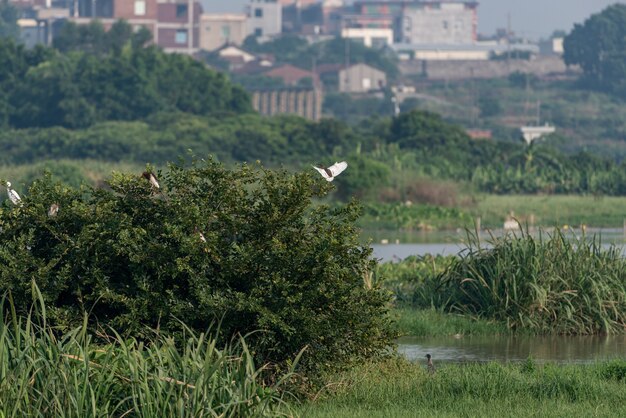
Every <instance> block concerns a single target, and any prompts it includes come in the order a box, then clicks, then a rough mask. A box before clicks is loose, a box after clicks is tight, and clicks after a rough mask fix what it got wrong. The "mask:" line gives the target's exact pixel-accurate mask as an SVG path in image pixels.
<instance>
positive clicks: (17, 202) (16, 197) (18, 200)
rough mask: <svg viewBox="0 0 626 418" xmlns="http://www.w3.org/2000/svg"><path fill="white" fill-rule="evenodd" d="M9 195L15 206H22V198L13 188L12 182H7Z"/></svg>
mask: <svg viewBox="0 0 626 418" xmlns="http://www.w3.org/2000/svg"><path fill="white" fill-rule="evenodd" d="M7 194H8V195H9V200H11V203H13V204H14V205H20V204H21V203H22V198H21V197H20V195H19V194H17V192H16V191H15V190H13V189H12V188H11V182H8V181H7Z"/></svg>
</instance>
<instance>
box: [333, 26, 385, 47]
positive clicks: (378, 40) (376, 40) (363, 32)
mask: <svg viewBox="0 0 626 418" xmlns="http://www.w3.org/2000/svg"><path fill="white" fill-rule="evenodd" d="M341 37H342V38H349V39H352V40H354V41H358V42H362V43H363V45H365V46H367V47H370V48H382V47H384V46H386V45H391V44H392V43H393V30H391V29H382V28H371V29H370V28H345V29H342V30H341Z"/></svg>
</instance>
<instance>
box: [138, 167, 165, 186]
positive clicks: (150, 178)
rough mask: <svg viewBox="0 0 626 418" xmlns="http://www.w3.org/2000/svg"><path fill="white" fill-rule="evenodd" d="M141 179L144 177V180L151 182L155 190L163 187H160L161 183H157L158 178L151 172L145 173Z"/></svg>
mask: <svg viewBox="0 0 626 418" xmlns="http://www.w3.org/2000/svg"><path fill="white" fill-rule="evenodd" d="M141 177H143V178H144V179H146V180H148V181H149V182H150V184H152V186H154V188H156V189H160V188H161V187H160V186H159V182H158V181H157V178H156V176H155V175H154V174H152V173H151V172H149V171H144V172H143V173H142V174H141Z"/></svg>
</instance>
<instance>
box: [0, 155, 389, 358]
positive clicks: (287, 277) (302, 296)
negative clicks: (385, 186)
mask: <svg viewBox="0 0 626 418" xmlns="http://www.w3.org/2000/svg"><path fill="white" fill-rule="evenodd" d="M315 174H317V173H314V172H313V170H311V173H309V172H306V173H299V174H289V173H287V172H285V171H269V170H265V169H263V168H262V167H258V168H252V167H250V166H247V165H243V166H241V167H240V168H238V169H235V170H228V169H226V168H225V167H224V166H222V165H221V164H219V163H216V162H214V161H213V160H211V159H209V160H208V161H204V160H202V161H194V162H193V163H192V164H191V165H190V166H189V167H184V166H182V165H177V164H172V165H170V167H169V170H168V172H167V173H163V174H162V175H161V176H160V177H161V189H160V190H154V189H152V188H151V186H150V184H149V182H147V181H146V180H145V179H143V178H141V177H140V176H138V175H123V174H114V175H113V177H112V178H111V180H110V182H109V184H110V188H109V189H98V190H83V191H76V190H72V189H69V188H66V187H64V186H62V185H59V184H53V183H52V182H51V181H50V179H45V178H44V179H42V180H39V181H37V182H35V183H34V184H33V186H32V187H31V188H30V190H29V191H28V193H23V194H24V195H25V196H24V200H23V205H21V206H16V207H13V206H10V203H8V202H5V203H4V205H3V206H2V207H1V212H0V231H1V232H0V241H1V242H2V247H1V248H0V290H3V291H10V292H11V295H12V298H13V300H14V301H15V304H16V306H18V307H21V308H22V309H26V306H28V304H29V302H30V298H31V296H30V288H31V280H35V281H36V283H37V284H38V286H39V287H40V289H41V292H42V294H43V298H44V299H45V302H46V304H47V305H48V315H49V318H50V320H51V321H52V322H53V323H54V324H55V325H56V326H59V327H62V328H65V329H66V328H67V327H70V326H73V325H74V324H75V322H76V321H77V320H80V318H81V317H82V313H83V311H88V312H90V314H91V318H94V321H97V322H98V323H99V324H100V325H110V326H113V327H115V329H117V330H120V331H121V332H123V333H125V334H135V335H138V334H140V333H141V332H142V330H145V325H148V326H151V327H159V328H160V329H162V330H167V329H171V327H172V324H173V325H174V326H176V324H177V319H178V320H182V321H184V322H185V323H186V324H188V325H189V326H191V327H192V328H195V329H198V330H204V329H206V327H207V326H208V325H209V324H211V323H215V322H220V324H221V325H220V326H221V331H222V333H223V335H224V337H225V338H230V337H231V336H232V335H235V334H237V333H240V334H245V333H248V332H252V331H255V330H261V331H260V332H258V333H255V334H254V335H253V336H252V337H251V339H250V340H249V341H250V343H251V344H252V346H253V348H254V350H255V351H256V354H257V356H258V358H259V359H260V360H262V361H275V362H281V361H284V360H287V359H289V358H293V357H294V356H295V355H296V354H297V353H298V352H299V351H300V350H301V349H302V348H303V347H305V346H309V348H308V350H307V354H306V355H305V357H304V362H305V364H308V365H309V366H311V365H315V366H323V365H325V364H327V363H329V362H330V361H331V360H332V361H333V362H335V364H336V363H339V362H342V361H345V360H347V359H349V358H353V357H355V356H367V355H371V354H374V353H377V352H380V351H382V350H385V349H386V347H387V346H388V344H389V343H390V339H391V337H392V335H391V334H390V331H389V330H388V327H387V325H388V323H387V322H388V318H387V316H386V312H387V302H388V296H387V295H386V293H384V292H383V291H381V290H379V289H377V288H375V287H374V288H369V287H366V286H364V277H366V276H367V275H368V273H369V272H370V271H371V269H372V268H373V263H374V262H373V261H371V257H370V255H371V249H370V248H368V247H366V246H362V245H360V244H359V240H358V230H357V228H356V227H355V225H354V223H355V220H356V219H357V217H358V215H359V211H360V209H359V207H358V205H357V204H356V203H354V202H351V203H349V204H347V205H345V206H341V207H337V208H329V207H328V206H325V205H319V206H315V205H312V199H313V198H316V197H322V196H324V195H325V194H326V193H327V192H328V191H329V190H331V189H332V187H333V186H332V185H329V184H327V182H325V181H324V180H323V179H322V178H321V177H318V176H317V175H315ZM52 203H58V204H59V206H60V210H59V212H58V215H57V216H54V217H49V216H48V214H47V213H48V208H49V206H50V205H51V204H52ZM175 318H177V319H175Z"/></svg>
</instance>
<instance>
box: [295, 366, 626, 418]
mask: <svg viewBox="0 0 626 418" xmlns="http://www.w3.org/2000/svg"><path fill="white" fill-rule="evenodd" d="M435 361H436V359H435ZM436 366H437V371H436V372H435V374H434V375H430V374H429V373H428V372H427V370H426V367H425V365H424V364H416V363H411V362H408V361H406V360H402V359H391V360H387V361H384V362H377V363H369V364H366V365H364V366H361V367H358V368H355V369H352V370H350V371H348V372H345V373H343V374H340V375H337V376H335V378H334V380H333V382H332V383H331V384H329V385H328V386H327V389H326V391H324V392H322V393H320V394H319V395H318V396H317V397H316V398H315V399H314V400H313V401H310V402H308V403H306V404H303V405H302V406H301V408H300V410H299V411H298V412H299V413H301V414H302V416H303V417H333V418H337V417H383V416H384V417H431V416H432V417H435V416H436V417H486V416H489V417H498V416H506V417H512V416H513V417H530V416H536V417H557V416H558V417H571V416H624V415H625V414H626V390H625V388H624V384H625V381H624V378H623V375H624V373H625V372H626V361H625V360H613V361H609V362H605V363H596V364H591V365H554V364H546V365H538V364H535V363H534V362H532V361H531V360H529V361H527V362H525V363H522V364H499V363H486V364H480V363H473V364H437V363H436Z"/></svg>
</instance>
